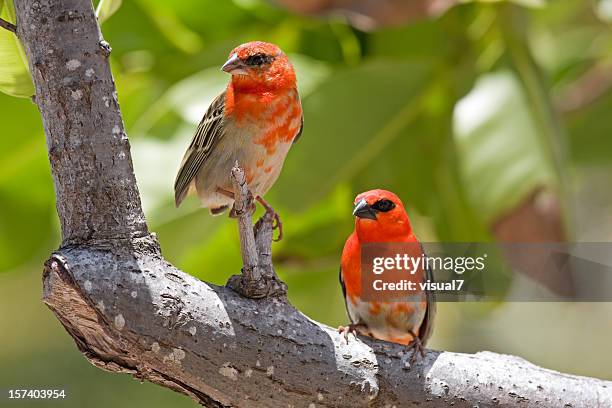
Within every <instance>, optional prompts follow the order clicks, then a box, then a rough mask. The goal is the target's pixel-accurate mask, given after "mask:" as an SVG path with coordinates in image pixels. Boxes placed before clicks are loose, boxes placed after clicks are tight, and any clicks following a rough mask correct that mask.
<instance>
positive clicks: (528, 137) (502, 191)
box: [454, 70, 557, 222]
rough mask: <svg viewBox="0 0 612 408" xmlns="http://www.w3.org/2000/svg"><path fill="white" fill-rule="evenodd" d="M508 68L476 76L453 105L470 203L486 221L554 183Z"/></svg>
mask: <svg viewBox="0 0 612 408" xmlns="http://www.w3.org/2000/svg"><path fill="white" fill-rule="evenodd" d="M538 132H539V128H538V125H537V124H536V123H535V121H534V118H533V114H532V112H530V110H529V104H528V102H527V97H526V95H525V94H524V92H523V88H522V86H521V83H520V82H519V80H518V79H517V77H516V76H515V75H514V74H513V73H512V72H510V71H505V70H504V71H499V72H496V73H492V74H486V75H484V76H482V77H480V78H479V79H478V81H477V83H476V85H475V86H474V89H473V90H472V91H471V92H470V93H469V94H468V95H467V96H466V97H464V98H463V99H462V100H461V101H459V103H458V104H457V107H456V109H455V114H454V133H455V137H456V141H457V146H458V150H459V154H460V163H461V169H462V176H463V180H464V181H465V183H466V188H467V191H468V194H469V196H470V198H471V201H472V203H473V205H474V206H475V207H476V209H477V210H478V211H480V214H481V216H482V217H483V219H485V220H486V221H488V222H490V221H492V220H493V219H495V218H496V217H498V216H500V215H501V214H503V213H504V212H506V211H508V210H510V209H512V208H514V207H515V206H516V205H517V204H519V203H520V202H521V201H522V200H524V199H525V197H526V196H527V195H528V194H529V193H531V192H532V191H533V190H534V189H536V188H538V187H541V186H550V185H551V184H552V185H553V186H555V185H556V184H557V179H556V175H555V174H556V173H555V170H554V164H552V163H551V161H550V160H549V159H548V158H547V157H548V155H547V150H548V147H547V146H544V145H543V141H542V140H543V139H542V138H541V137H538Z"/></svg>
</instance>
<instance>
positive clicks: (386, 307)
mask: <svg viewBox="0 0 612 408" xmlns="http://www.w3.org/2000/svg"><path fill="white" fill-rule="evenodd" d="M353 215H354V216H355V229H354V231H353V233H352V234H351V235H350V236H349V237H348V239H347V240H346V243H345V245H344V249H343V251H342V259H341V265H340V285H341V286H342V291H343V294H344V299H345V304H346V309H347V313H348V316H349V319H350V321H351V324H350V325H348V326H345V327H343V326H341V327H339V329H338V330H339V331H340V332H343V333H344V335H345V337H346V338H347V339H348V334H349V333H351V332H352V333H359V334H364V335H367V336H370V337H374V338H376V339H380V340H386V341H390V342H394V343H400V344H405V345H408V346H409V347H411V348H414V349H415V352H414V353H413V355H412V359H413V360H414V358H415V356H416V354H417V351H418V352H419V353H421V355H423V347H424V346H425V344H426V342H427V340H428V339H429V337H430V336H431V332H432V326H433V318H434V315H435V298H434V294H433V292H429V291H423V290H415V291H412V292H411V293H410V296H405V297H402V298H400V299H388V300H386V299H384V298H381V299H366V298H365V296H364V290H363V289H364V288H362V283H363V282H364V280H363V278H364V276H363V275H362V273H365V272H364V271H362V247H363V246H364V245H367V244H376V243H379V244H405V245H408V246H410V245H412V247H415V248H418V250H419V252H420V255H424V254H423V252H422V247H421V245H420V243H419V241H418V239H417V238H416V236H415V235H414V233H413V231H412V226H411V224H410V219H409V218H408V214H407V213H406V210H405V208H404V205H403V203H402V201H401V200H400V199H399V197H398V196H397V195H395V194H393V193H392V192H390V191H386V190H370V191H366V192H364V193H361V194H359V195H358V196H357V197H356V198H355V206H354V209H353ZM413 244H414V245H413ZM415 277H416V279H418V280H419V281H421V282H424V281H426V280H430V281H433V276H432V273H431V270H430V269H427V268H425V270H422V271H420V272H419V273H418V274H416V275H415Z"/></svg>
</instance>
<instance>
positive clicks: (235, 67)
mask: <svg viewBox="0 0 612 408" xmlns="http://www.w3.org/2000/svg"><path fill="white" fill-rule="evenodd" d="M245 68H246V66H245V65H244V63H243V62H242V61H241V60H240V58H238V55H236V54H232V56H231V57H230V58H229V59H228V60H227V61H226V62H225V64H223V66H222V67H221V71H225V72H227V73H228V74H232V75H246V74H247V72H246V70H245Z"/></svg>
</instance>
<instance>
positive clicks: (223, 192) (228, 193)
mask: <svg viewBox="0 0 612 408" xmlns="http://www.w3.org/2000/svg"><path fill="white" fill-rule="evenodd" d="M216 191H217V193H219V194H221V195H224V196H226V197H227V198H231V199H232V200H233V199H234V193H233V192H231V191H229V190H226V189H224V188H221V187H217V190H216Z"/></svg>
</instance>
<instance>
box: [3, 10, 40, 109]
mask: <svg viewBox="0 0 612 408" xmlns="http://www.w3.org/2000/svg"><path fill="white" fill-rule="evenodd" d="M1 5H2V4H0V6H1ZM0 17H1V18H2V19H4V20H6V21H9V22H11V23H15V9H14V7H13V2H12V1H7V2H6V3H5V4H4V6H3V7H0ZM0 92H4V93H6V94H8V95H11V96H18V97H22V98H29V97H31V96H32V95H34V85H33V84H32V78H31V77H30V72H29V70H28V60H27V57H26V55H25V52H24V50H23V47H22V46H21V42H19V39H17V36H16V35H15V34H13V33H12V32H10V31H8V30H5V29H0Z"/></svg>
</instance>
